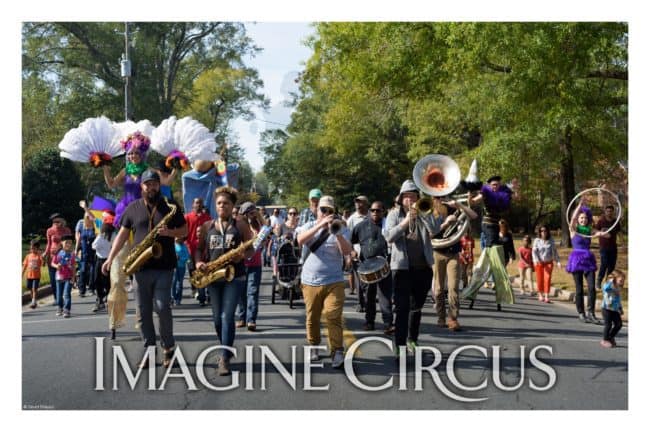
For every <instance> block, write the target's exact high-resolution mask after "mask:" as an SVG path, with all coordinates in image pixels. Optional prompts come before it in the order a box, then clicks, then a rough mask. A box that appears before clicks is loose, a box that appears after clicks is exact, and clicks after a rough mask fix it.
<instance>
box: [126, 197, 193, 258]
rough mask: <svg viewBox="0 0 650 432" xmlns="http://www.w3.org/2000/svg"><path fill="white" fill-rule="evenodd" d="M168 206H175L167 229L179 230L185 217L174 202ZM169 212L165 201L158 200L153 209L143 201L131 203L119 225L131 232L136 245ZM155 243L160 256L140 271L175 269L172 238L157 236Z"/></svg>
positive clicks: (169, 209) (171, 201) (174, 252)
mask: <svg viewBox="0 0 650 432" xmlns="http://www.w3.org/2000/svg"><path fill="white" fill-rule="evenodd" d="M169 203H170V204H173V205H176V213H175V214H174V215H173V216H172V218H171V220H170V221H169V222H168V223H167V228H170V229H174V228H180V227H182V226H183V225H185V216H184V215H183V210H182V209H181V206H179V205H178V204H177V203H176V202H175V201H174V200H169ZM170 211H171V208H170V207H168V206H167V204H165V200H163V199H160V200H159V201H158V203H157V204H156V206H155V207H154V208H151V209H150V208H149V207H148V206H147V204H146V203H145V202H144V199H143V198H141V199H139V200H136V201H133V202H132V203H131V204H129V206H128V207H127V208H126V210H125V211H124V214H123V215H122V218H121V219H120V225H121V226H123V227H125V228H128V229H130V230H131V231H133V239H134V241H135V244H136V245H138V244H140V243H141V242H142V240H144V238H145V237H146V236H147V234H149V231H150V230H151V229H153V227H155V226H156V225H158V222H160V220H161V219H162V218H163V217H164V216H165V215H166V214H167V213H169V212H170ZM156 241H157V242H158V243H160V245H161V246H162V256H161V257H160V258H158V259H156V258H153V257H152V258H151V259H149V260H148V261H147V262H146V263H145V264H144V265H143V266H142V269H143V270H144V269H166V270H169V269H174V268H176V251H175V250H174V238H173V237H167V236H159V237H157V238H156Z"/></svg>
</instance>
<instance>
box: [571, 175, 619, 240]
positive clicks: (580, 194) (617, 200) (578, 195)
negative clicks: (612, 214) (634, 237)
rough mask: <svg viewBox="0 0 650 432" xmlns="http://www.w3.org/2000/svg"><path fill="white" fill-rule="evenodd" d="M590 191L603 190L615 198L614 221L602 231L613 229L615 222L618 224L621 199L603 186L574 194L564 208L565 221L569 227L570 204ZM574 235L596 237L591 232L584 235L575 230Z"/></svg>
mask: <svg viewBox="0 0 650 432" xmlns="http://www.w3.org/2000/svg"><path fill="white" fill-rule="evenodd" d="M591 191H604V192H607V193H608V194H610V195H611V196H613V197H614V199H615V200H616V210H617V215H616V221H615V222H614V223H613V224H612V225H611V226H610V227H609V228H608V229H607V231H604V233H605V234H607V233H608V232H610V231H611V230H613V229H614V227H615V226H616V224H618V222H619V221H620V220H621V215H622V211H621V201H619V199H618V197H617V196H616V194H615V193H614V192H612V191H610V190H607V189H605V188H600V187H595V188H590V189H585V190H583V191H582V192H579V193H578V194H577V195H576V196H574V197H573V199H572V200H571V202H570V203H569V205H568V206H567V208H566V221H567V224H568V225H569V227H570V226H571V218H570V217H569V213H570V210H571V206H573V203H574V201H575V200H576V199H578V198H579V197H581V196H582V195H584V194H585V193H587V192H591ZM601 232H602V231H601ZM576 235H579V236H581V237H586V238H594V237H596V236H595V235H593V234H592V235H585V234H580V233H579V232H577V231H576Z"/></svg>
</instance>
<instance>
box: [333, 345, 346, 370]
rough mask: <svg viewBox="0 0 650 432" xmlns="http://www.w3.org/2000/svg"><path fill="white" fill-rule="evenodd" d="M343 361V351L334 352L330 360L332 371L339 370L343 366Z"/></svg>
mask: <svg viewBox="0 0 650 432" xmlns="http://www.w3.org/2000/svg"><path fill="white" fill-rule="evenodd" d="M344 361H345V354H344V353H343V350H342V349H340V350H336V351H335V352H334V357H333V358H332V367H333V368H334V369H339V368H340V367H341V366H343V362H344Z"/></svg>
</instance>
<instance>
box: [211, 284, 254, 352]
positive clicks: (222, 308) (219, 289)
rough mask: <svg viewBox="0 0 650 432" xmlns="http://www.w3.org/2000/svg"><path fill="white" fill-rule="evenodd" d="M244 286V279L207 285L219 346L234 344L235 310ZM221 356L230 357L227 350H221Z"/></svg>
mask: <svg viewBox="0 0 650 432" xmlns="http://www.w3.org/2000/svg"><path fill="white" fill-rule="evenodd" d="M244 286H245V279H244V277H238V278H235V279H233V280H232V281H230V282H226V281H223V280H222V281H219V282H214V283H211V284H210V285H208V292H209V293H210V301H211V302H212V321H213V322H214V329H215V330H216V332H217V337H218V338H219V340H220V342H221V345H225V346H228V347H232V346H233V345H234V343H235V308H236V307H237V302H238V301H239V297H240V296H241V294H242V292H243V291H244ZM221 355H222V356H223V357H224V358H230V357H232V354H231V353H230V352H229V351H227V350H223V352H222V353H221Z"/></svg>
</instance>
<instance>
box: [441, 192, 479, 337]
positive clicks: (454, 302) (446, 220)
mask: <svg viewBox="0 0 650 432" xmlns="http://www.w3.org/2000/svg"><path fill="white" fill-rule="evenodd" d="M454 210H458V211H462V212H463V213H465V215H467V217H469V218H470V219H475V218H476V217H477V216H478V215H477V214H476V212H475V211H474V210H472V209H471V208H469V207H468V206H465V205H463V204H462V203H460V202H458V201H455V200H451V201H447V202H444V203H443V202H442V200H441V199H440V198H434V199H433V215H434V217H435V218H436V221H437V222H438V223H439V224H440V232H439V233H438V234H437V235H436V238H442V237H443V235H444V233H445V232H446V230H447V229H448V228H450V227H452V226H453V225H454V224H455V223H456V221H457V218H458V216H457V215H456V213H457V212H454ZM460 251H461V246H460V239H459V240H458V241H456V242H455V243H453V244H451V245H449V246H446V247H443V248H436V249H434V250H433V277H434V293H435V294H434V295H435V299H436V315H437V316H438V327H448V328H449V330H451V331H458V330H460V324H459V323H458V312H459V310H460V299H459V297H458V285H459V281H460V267H459V265H458V264H459V263H458V255H459V253H460ZM445 285H446V286H447V302H448V304H449V314H446V310H445Z"/></svg>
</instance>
